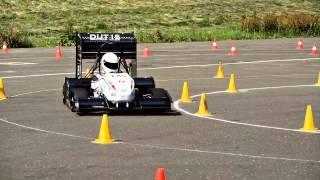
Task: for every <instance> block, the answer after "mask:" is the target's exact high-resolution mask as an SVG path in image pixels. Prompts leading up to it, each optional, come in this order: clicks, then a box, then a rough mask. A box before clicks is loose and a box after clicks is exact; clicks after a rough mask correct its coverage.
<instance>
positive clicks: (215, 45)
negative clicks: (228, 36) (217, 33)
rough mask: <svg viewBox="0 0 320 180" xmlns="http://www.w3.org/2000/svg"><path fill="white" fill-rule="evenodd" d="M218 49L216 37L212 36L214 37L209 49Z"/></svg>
mask: <svg viewBox="0 0 320 180" xmlns="http://www.w3.org/2000/svg"><path fill="white" fill-rule="evenodd" d="M218 49H219V47H218V44H217V42H216V38H214V39H213V40H212V46H211V50H212V51H216V50H218Z"/></svg>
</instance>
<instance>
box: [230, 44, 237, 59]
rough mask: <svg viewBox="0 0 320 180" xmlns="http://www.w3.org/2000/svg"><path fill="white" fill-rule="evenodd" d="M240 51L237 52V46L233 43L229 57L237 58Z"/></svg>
mask: <svg viewBox="0 0 320 180" xmlns="http://www.w3.org/2000/svg"><path fill="white" fill-rule="evenodd" d="M238 54H239V53H238V51H237V50H236V44H235V43H232V46H231V49H230V53H229V55H231V56H236V55H238Z"/></svg>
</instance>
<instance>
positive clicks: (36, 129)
mask: <svg viewBox="0 0 320 180" xmlns="http://www.w3.org/2000/svg"><path fill="white" fill-rule="evenodd" d="M56 90H59V89H45V90H39V91H33V92H27V93H21V94H17V95H13V96H11V97H18V96H22V95H27V94H34V93H39V92H46V91H56ZM221 92H223V91H221ZM0 101H1V100H0ZM0 121H1V122H3V123H7V124H11V125H14V126H17V127H20V128H24V129H30V130H33V131H38V132H42V133H47V134H53V135H59V136H67V137H72V138H80V139H86V140H93V139H94V138H91V137H86V136H78V135H73V134H67V133H61V132H56V131H51V130H44V129H40V128H35V127H31V126H26V125H22V124H18V123H14V122H10V121H8V120H5V119H2V118H0ZM117 144H120V145H121V144H123V145H131V146H140V147H144V148H152V149H159V150H171V151H182V152H189V153H202V154H216V155H223V156H235V157H243V158H253V159H268V160H281V161H296V162H301V163H320V160H308V159H296V158H287V157H275V156H262V155H249V154H241V153H229V152H219V151H208V150H199V149H186V148H177V147H167V146H159V145H151V144H137V143H129V142H119V143H117Z"/></svg>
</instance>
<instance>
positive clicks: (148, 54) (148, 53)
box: [143, 44, 151, 57]
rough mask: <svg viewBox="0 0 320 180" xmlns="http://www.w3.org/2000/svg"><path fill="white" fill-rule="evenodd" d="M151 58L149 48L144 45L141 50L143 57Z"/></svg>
mask: <svg viewBox="0 0 320 180" xmlns="http://www.w3.org/2000/svg"><path fill="white" fill-rule="evenodd" d="M149 56H151V52H150V51H149V48H148V45H146V44H145V45H144V48H143V57H149Z"/></svg>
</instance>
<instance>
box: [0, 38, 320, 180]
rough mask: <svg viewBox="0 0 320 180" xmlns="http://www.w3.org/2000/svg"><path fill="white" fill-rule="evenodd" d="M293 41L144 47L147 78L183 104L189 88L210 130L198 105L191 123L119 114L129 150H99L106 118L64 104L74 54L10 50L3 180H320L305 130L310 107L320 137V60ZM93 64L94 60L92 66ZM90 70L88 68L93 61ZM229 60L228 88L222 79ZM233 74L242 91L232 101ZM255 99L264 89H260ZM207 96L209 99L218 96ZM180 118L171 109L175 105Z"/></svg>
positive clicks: (186, 118) (4, 58)
mask: <svg viewBox="0 0 320 180" xmlns="http://www.w3.org/2000/svg"><path fill="white" fill-rule="evenodd" d="M313 42H317V43H318V44H320V38H305V39H303V44H304V46H305V51H299V50H296V49H295V47H296V45H297V39H272V40H244V41H236V45H237V50H238V51H239V55H238V56H230V55H228V52H229V50H230V47H231V41H218V46H219V47H220V50H219V51H214V52H213V51H211V50H210V48H211V42H193V43H160V44H149V49H150V51H151V52H152V56H151V57H147V58H145V57H143V56H142V54H143V52H142V51H143V44H139V47H138V53H139V55H138V68H139V70H138V74H139V76H153V77H154V78H155V80H156V84H157V86H158V87H163V88H165V89H167V90H168V91H169V93H170V94H171V96H172V98H173V100H174V101H176V100H177V99H179V98H180V96H181V92H182V85H183V82H184V81H187V82H188V85H189V91H190V94H191V95H198V94H200V93H201V92H206V93H209V94H207V96H206V97H207V104H208V109H209V111H210V112H212V113H213V114H214V115H213V117H211V119H205V118H200V117H196V116H194V115H192V113H195V112H196V111H197V109H198V103H199V97H194V98H193V102H192V103H190V104H181V103H179V107H178V108H181V109H183V111H186V112H188V113H191V114H186V113H184V112H182V113H181V114H180V115H179V114H168V115H161V114H130V115H126V114H115V115H110V116H109V122H110V127H111V129H110V130H111V135H112V137H113V138H114V139H119V140H121V143H118V144H112V145H97V144H93V143H91V141H92V140H94V139H95V138H97V136H98V133H99V132H98V131H99V128H100V123H101V115H100V114H96V115H81V116H80V115H77V114H75V113H72V112H71V111H70V110H69V109H68V108H67V107H65V106H64V105H63V104H62V93H61V87H62V83H63V81H64V77H65V76H67V77H72V76H74V69H75V66H74V65H75V62H74V59H75V58H74V56H75V48H74V47H64V48H62V53H63V55H64V57H63V58H62V59H61V60H56V59H55V58H54V53H55V49H54V48H33V49H10V52H9V54H7V55H3V54H0V77H1V78H2V79H3V80H4V82H5V90H6V93H7V94H8V96H9V98H8V99H6V100H2V101H0V136H1V138H0V179H108V180H111V179H117V180H120V179H121V180H127V179H128V180H129V179H136V180H142V179H154V176H155V172H156V169H157V168H159V167H163V168H165V171H166V176H167V179H168V180H173V179H176V180H182V179H186V180H189V179H190V180H191V179H192V180H195V179H201V180H202V179H203V180H205V179H210V180H211V179H268V180H269V179H281V180H284V179H290V180H292V179H299V180H301V179H314V180H318V179H319V177H320V151H319V150H320V133H319V131H318V132H317V133H303V132H299V131H297V130H298V129H299V128H301V127H302V126H303V122H304V118H305V111H306V105H307V104H311V105H312V107H313V115H314V121H315V125H316V126H317V127H320V114H319V109H320V87H317V86H315V85H314V84H315V83H316V80H317V78H318V73H319V71H320V57H319V56H312V55H311V46H312V44H313ZM89 61H90V60H89ZM89 61H88V62H87V63H85V66H88V65H89V64H90V62H89ZM219 61H221V62H222V63H223V67H224V70H225V74H226V76H227V77H226V78H224V79H215V78H213V77H214V76H215V73H216V70H217V64H218V63H219ZM231 73H234V74H235V79H236V84H237V87H238V88H239V89H240V92H239V93H237V94H229V93H225V92H220V91H224V90H226V89H227V87H228V80H229V79H228V77H229V75H230V74H231ZM258 88H259V89H258ZM210 93H211V94H210ZM173 107H174V106H173Z"/></svg>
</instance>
